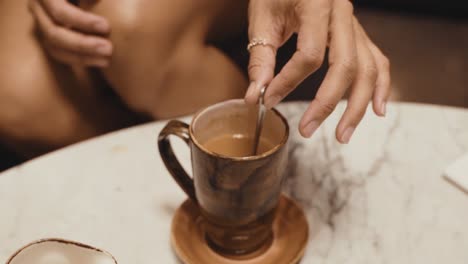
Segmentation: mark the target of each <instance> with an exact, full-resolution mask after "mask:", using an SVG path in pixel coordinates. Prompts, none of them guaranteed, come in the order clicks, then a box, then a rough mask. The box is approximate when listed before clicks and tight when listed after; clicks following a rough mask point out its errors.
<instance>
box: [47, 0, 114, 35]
mask: <svg viewBox="0 0 468 264" xmlns="http://www.w3.org/2000/svg"><path fill="white" fill-rule="evenodd" d="M39 1H40V2H41V3H42V6H43V7H44V9H45V10H46V12H47V13H48V14H49V16H50V17H51V18H52V20H53V21H54V22H55V23H57V24H59V25H63V26H66V27H71V28H73V29H77V30H79V31H82V32H87V33H96V34H109V33H110V26H109V23H108V22H107V20H106V19H104V18H103V17H100V16H97V15H95V14H93V13H90V12H86V11H83V10H81V9H80V8H78V7H76V6H74V5H72V4H71V3H69V2H68V1H65V0H39Z"/></svg>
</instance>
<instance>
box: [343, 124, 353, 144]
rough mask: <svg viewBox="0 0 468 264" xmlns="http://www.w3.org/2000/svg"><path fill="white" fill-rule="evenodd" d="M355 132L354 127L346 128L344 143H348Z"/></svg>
mask: <svg viewBox="0 0 468 264" xmlns="http://www.w3.org/2000/svg"><path fill="white" fill-rule="evenodd" d="M353 133H354V127H348V128H346V129H345V131H344V133H343V135H342V136H341V142H342V143H344V144H348V143H349V140H350V139H351V136H352V135H353Z"/></svg>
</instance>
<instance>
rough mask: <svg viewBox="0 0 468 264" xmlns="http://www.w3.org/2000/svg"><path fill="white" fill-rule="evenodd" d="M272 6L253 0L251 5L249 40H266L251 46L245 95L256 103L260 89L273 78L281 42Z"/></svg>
mask: <svg viewBox="0 0 468 264" xmlns="http://www.w3.org/2000/svg"><path fill="white" fill-rule="evenodd" d="M271 8H272V7H269V6H264V5H263V2H262V1H252V2H251V3H250V6H249V40H250V42H251V43H253V42H254V41H266V42H268V43H263V44H261V45H255V46H253V47H251V48H250V50H249V52H250V59H249V68H248V71H249V78H250V85H249V88H248V89H247V93H246V95H245V101H246V102H247V103H251V104H255V103H257V101H258V97H259V96H260V90H261V88H262V87H263V86H266V85H267V84H269V83H270V81H271V79H273V75H274V70H275V64H276V50H277V48H278V46H280V45H281V44H282V43H281V39H280V38H281V32H279V31H278V29H279V26H278V25H277V23H276V21H275V20H276V18H275V17H274V15H273V14H272V13H271V12H270V11H271Z"/></svg>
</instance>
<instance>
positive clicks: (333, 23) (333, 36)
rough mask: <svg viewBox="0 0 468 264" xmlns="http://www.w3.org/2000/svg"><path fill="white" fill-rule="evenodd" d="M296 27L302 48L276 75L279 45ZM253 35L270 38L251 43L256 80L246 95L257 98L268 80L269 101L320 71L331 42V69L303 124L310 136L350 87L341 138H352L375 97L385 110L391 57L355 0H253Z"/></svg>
mask: <svg viewBox="0 0 468 264" xmlns="http://www.w3.org/2000/svg"><path fill="white" fill-rule="evenodd" d="M293 33H297V34H298V39H297V49H296V52H295V53H294V55H293V56H292V58H291V59H290V60H289V62H288V63H287V64H286V65H285V66H284V67H283V69H282V70H281V71H280V73H279V74H278V75H276V76H274V68H275V56H276V51H277V49H278V48H279V47H280V46H281V45H283V44H284V43H285V42H286V41H287V40H288V39H289V38H290V37H291V35H292V34H293ZM249 38H250V40H251V41H255V40H260V42H261V41H264V42H266V43H263V44H260V45H255V46H253V47H251V48H250V52H251V54H250V63H249V76H250V80H251V84H250V86H249V89H248V91H247V94H246V97H245V99H246V101H247V102H248V103H255V102H257V100H258V97H259V94H260V89H261V87H262V86H264V85H268V89H267V92H266V94H265V104H266V105H267V107H273V106H275V105H276V104H277V103H278V102H280V101H281V100H282V99H283V98H284V97H285V96H286V95H287V94H289V93H290V92H291V91H292V90H294V89H295V88H296V87H297V86H298V85H299V83H301V82H302V81H303V80H304V79H305V78H306V77H307V76H309V75H310V74H312V73H313V72H314V71H316V70H317V69H318V68H319V67H320V66H321V65H322V62H323V59H324V54H325V50H326V48H327V46H328V47H329V57H328V60H329V66H330V67H329V70H328V72H327V74H326V76H325V79H324V81H323V83H322V84H321V86H320V88H319V90H318V92H317V95H316V97H315V99H314V100H313V101H312V102H311V103H310V105H309V107H308V109H307V110H306V112H305V113H304V115H303V117H302V119H301V122H300V125H299V131H300V133H301V134H302V135H303V136H304V137H310V136H312V134H313V133H314V131H315V130H316V129H317V128H318V127H319V126H320V124H321V123H322V122H323V121H324V120H325V119H326V118H327V117H328V116H329V115H330V114H331V113H332V112H333V110H334V109H335V107H336V105H337V104H338V102H339V101H340V100H341V98H342V97H343V96H344V94H345V93H346V91H347V90H348V89H349V92H350V93H349V100H348V105H347V108H346V111H345V112H344V114H343V116H342V118H341V120H340V122H339V124H338V126H337V128H336V138H337V139H338V141H340V142H341V143H348V142H349V140H350V138H351V135H352V134H353V132H354V129H355V128H356V126H357V125H358V124H359V122H360V121H361V119H362V117H363V116H364V114H365V112H366V108H367V105H368V103H369V101H371V100H372V102H373V109H374V112H375V113H376V114H377V115H379V116H384V115H385V104H386V102H387V99H388V97H389V94H390V69H389V67H390V66H389V61H388V59H387V58H386V57H385V56H384V55H383V54H382V52H381V51H380V50H379V48H377V46H375V44H374V43H373V42H372V41H371V40H370V39H369V37H368V36H367V34H366V33H365V31H364V30H363V28H362V27H361V25H360V24H359V22H358V21H357V19H356V18H355V17H354V15H353V6H352V4H351V2H350V1H349V0H250V6H249ZM251 43H252V42H251Z"/></svg>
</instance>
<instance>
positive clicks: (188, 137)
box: [158, 99, 289, 255]
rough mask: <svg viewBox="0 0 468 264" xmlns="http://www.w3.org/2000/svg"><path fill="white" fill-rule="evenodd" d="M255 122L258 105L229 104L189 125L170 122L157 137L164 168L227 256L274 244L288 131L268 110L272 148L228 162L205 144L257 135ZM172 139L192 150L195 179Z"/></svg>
mask: <svg viewBox="0 0 468 264" xmlns="http://www.w3.org/2000/svg"><path fill="white" fill-rule="evenodd" d="M256 117H257V107H256V106H248V105H246V104H245V103H244V101H243V100H240V99H239V100H229V101H225V102H221V103H218V104H215V105H212V106H209V107H208V108H206V109H204V110H202V111H201V112H199V113H198V114H196V115H195V117H194V118H193V120H192V122H191V124H190V125H187V124H185V123H183V122H180V121H176V120H172V121H170V122H169V123H168V124H167V125H166V126H165V127H164V129H163V130H162V131H161V133H160V134H159V138H158V146H159V152H160V154H161V157H162V160H163V161H164V164H165V165H166V168H167V169H168V171H169V172H170V174H171V175H172V177H173V178H174V179H175V181H176V182H177V183H178V184H179V186H180V187H181V188H182V189H183V190H184V191H185V193H186V194H187V195H188V196H189V198H190V199H191V200H192V201H193V202H194V203H196V204H197V205H198V207H199V209H200V212H201V215H202V217H203V229H204V232H205V238H206V240H207V242H208V244H209V245H210V247H211V248H212V249H214V250H215V251H217V252H218V253H221V254H224V255H242V254H248V253H251V252H253V251H256V250H257V249H259V248H261V247H262V246H265V245H266V244H267V243H270V242H271V241H272V237H273V234H272V222H273V219H274V216H275V212H276V207H277V205H278V201H279V198H280V194H281V185H282V181H283V179H284V173H285V168H286V165H287V160H288V151H287V144H286V143H287V140H288V136H289V127H288V124H287V121H286V119H285V118H284V117H283V116H282V115H281V114H280V113H279V112H278V111H277V110H275V109H272V110H268V111H267V112H266V114H265V123H264V126H263V130H262V135H261V137H262V139H266V140H268V141H269V142H270V143H272V146H273V147H272V148H271V149H269V150H267V151H266V152H264V153H261V154H259V155H253V156H245V157H229V156H225V155H222V154H217V153H214V152H212V151H210V150H209V149H207V148H206V147H205V146H204V145H203V144H204V143H205V142H206V141H207V140H209V139H212V138H213V137H216V136H219V135H223V134H240V135H254V130H255V124H256ZM170 135H175V136H177V137H179V138H181V139H183V140H184V141H185V142H186V143H187V144H188V145H189V147H190V150H191V160H192V169H193V170H192V171H193V178H191V177H189V175H188V174H187V172H186V171H185V170H184V169H183V168H182V166H181V165H180V163H179V161H178V160H177V158H176V157H175V155H174V152H173V150H172V148H171V144H170V142H169V138H168V137H169V136H170Z"/></svg>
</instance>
